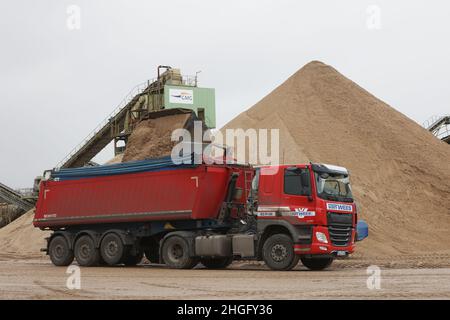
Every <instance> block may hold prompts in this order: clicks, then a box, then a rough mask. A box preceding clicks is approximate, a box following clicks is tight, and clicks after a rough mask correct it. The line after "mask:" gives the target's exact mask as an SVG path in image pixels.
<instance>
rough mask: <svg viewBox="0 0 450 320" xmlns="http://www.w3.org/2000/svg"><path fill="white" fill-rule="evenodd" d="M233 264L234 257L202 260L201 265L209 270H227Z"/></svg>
mask: <svg viewBox="0 0 450 320" xmlns="http://www.w3.org/2000/svg"><path fill="white" fill-rule="evenodd" d="M232 262H233V257H224V258H203V259H200V263H201V264H202V265H204V266H205V267H206V268H208V269H225V268H226V267H228V266H229V265H230V264H231V263H232Z"/></svg>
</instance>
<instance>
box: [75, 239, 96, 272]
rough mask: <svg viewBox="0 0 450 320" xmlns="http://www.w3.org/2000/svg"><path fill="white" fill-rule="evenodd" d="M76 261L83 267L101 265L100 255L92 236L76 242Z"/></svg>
mask: <svg viewBox="0 0 450 320" xmlns="http://www.w3.org/2000/svg"><path fill="white" fill-rule="evenodd" d="M75 259H76V260H77V262H78V264H79V265H80V266H82V267H92V266H94V265H98V264H99V263H100V253H99V252H98V249H97V248H96V247H95V244H94V240H92V238H91V237H90V236H88V235H84V236H81V237H79V238H78V239H77V241H76V242H75Z"/></svg>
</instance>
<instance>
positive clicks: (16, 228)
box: [0, 209, 50, 257]
mask: <svg viewBox="0 0 450 320" xmlns="http://www.w3.org/2000/svg"><path fill="white" fill-rule="evenodd" d="M33 218H34V209H32V210H30V211H28V212H27V213H25V214H24V215H22V216H21V217H20V218H18V219H16V220H15V221H13V222H12V223H10V224H8V225H7V226H5V227H3V228H1V229H0V257H1V256H5V255H8V256H13V257H15V256H17V257H38V256H42V255H43V253H40V249H41V248H45V246H46V241H45V238H46V237H48V236H49V235H50V232H48V231H42V230H40V229H37V228H35V227H34V226H33Z"/></svg>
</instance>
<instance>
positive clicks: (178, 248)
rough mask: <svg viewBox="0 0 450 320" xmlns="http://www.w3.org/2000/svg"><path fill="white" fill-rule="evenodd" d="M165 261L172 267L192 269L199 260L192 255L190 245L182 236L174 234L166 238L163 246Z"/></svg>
mask: <svg viewBox="0 0 450 320" xmlns="http://www.w3.org/2000/svg"><path fill="white" fill-rule="evenodd" d="M161 252H162V256H163V259H164V263H165V264H167V265H168V266H169V267H170V268H175V269H192V268H193V267H195V266H196V265H197V263H198V260H197V259H195V258H193V257H190V255H189V245H188V243H187V242H186V240H184V239H183V238H182V237H180V236H172V237H169V238H167V239H166V240H164V242H163V244H162V248H161Z"/></svg>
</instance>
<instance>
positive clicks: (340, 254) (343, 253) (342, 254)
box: [336, 251, 347, 257]
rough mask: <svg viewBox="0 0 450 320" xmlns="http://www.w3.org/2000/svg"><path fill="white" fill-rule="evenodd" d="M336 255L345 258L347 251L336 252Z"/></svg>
mask: <svg viewBox="0 0 450 320" xmlns="http://www.w3.org/2000/svg"><path fill="white" fill-rule="evenodd" d="M336 255H337V256H339V257H345V256H346V255H347V251H338V252H336Z"/></svg>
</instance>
